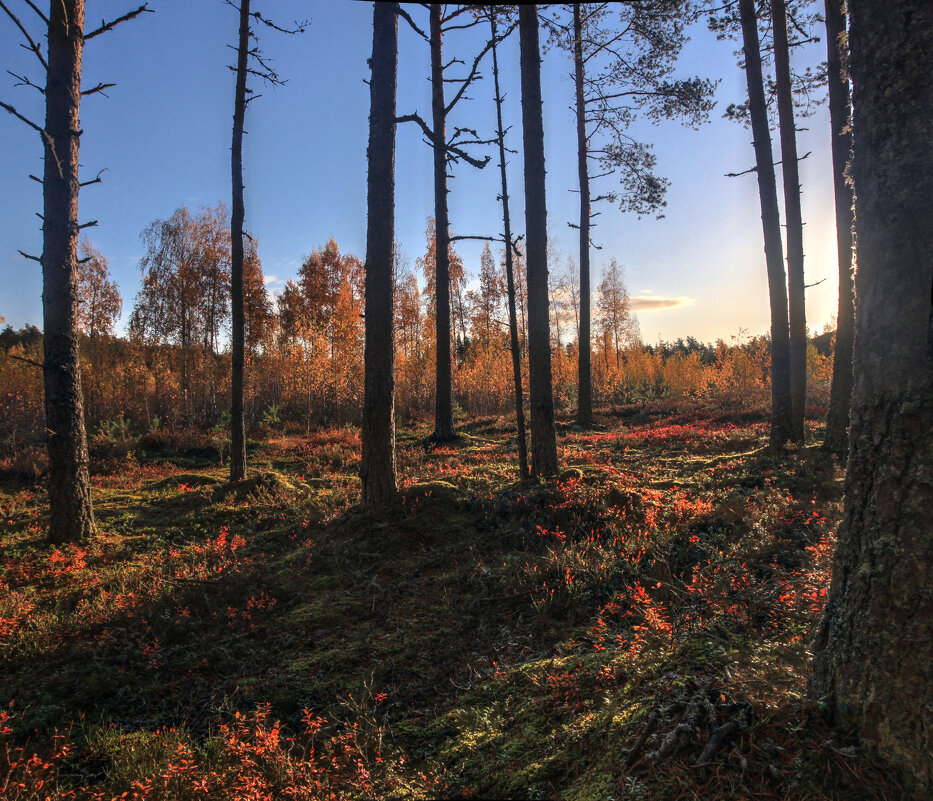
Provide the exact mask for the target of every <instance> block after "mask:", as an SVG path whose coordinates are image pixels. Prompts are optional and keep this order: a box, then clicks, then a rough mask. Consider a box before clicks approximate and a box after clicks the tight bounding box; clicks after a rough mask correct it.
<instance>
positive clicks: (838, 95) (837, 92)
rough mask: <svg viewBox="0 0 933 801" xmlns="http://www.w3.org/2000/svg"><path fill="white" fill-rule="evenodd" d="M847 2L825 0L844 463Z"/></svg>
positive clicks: (850, 323) (851, 300) (836, 408)
mask: <svg viewBox="0 0 933 801" xmlns="http://www.w3.org/2000/svg"><path fill="white" fill-rule="evenodd" d="M842 2H843V0H826V55H827V72H828V73H829V123H830V127H831V128H832V152H833V190H834V195H835V201H836V251H837V258H838V261H839V309H838V312H837V314H836V346H835V349H834V352H833V383H832V389H831V390H830V393H829V414H828V415H827V417H826V437H825V439H824V440H823V447H824V448H825V449H826V450H827V451H829V452H830V453H834V454H836V455H837V456H839V457H840V458H841V459H845V457H846V456H847V455H848V449H849V404H850V403H851V402H852V341H853V339H854V334H855V295H854V293H853V282H852V223H853V219H852V190H851V188H850V187H849V186H847V184H846V175H845V171H846V165H847V164H848V162H849V154H850V153H851V151H852V131H851V129H850V128H849V105H850V103H851V98H850V96H849V78H848V76H847V75H846V74H845V72H844V70H843V67H842V51H841V48H843V47H845V44H844V41H843V39H844V34H845V32H846V17H845V14H843V13H842Z"/></svg>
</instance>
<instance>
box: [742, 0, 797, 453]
mask: <svg viewBox="0 0 933 801" xmlns="http://www.w3.org/2000/svg"><path fill="white" fill-rule="evenodd" d="M739 12H740V14H741V18H742V42H743V49H744V51H745V78H746V81H747V83H748V104H749V114H750V115H751V121H752V135H753V138H754V143H755V167H756V171H757V173H758V196H759V198H760V200H761V225H762V229H763V231H764V239H765V262H766V264H767V268H768V294H769V296H770V300H771V445H772V447H781V446H783V445H784V444H785V443H786V442H787V441H788V440H790V439H792V436H793V428H792V424H791V391H790V339H789V333H788V323H787V284H786V283H785V275H784V255H783V247H782V245H781V216H780V212H779V211H778V202H777V184H776V183H775V180H774V159H773V157H772V155H771V134H770V133H769V130H768V108H767V105H766V103H765V90H764V82H763V80H762V77H761V51H760V49H759V45H758V20H757V19H756V17H755V0H739Z"/></svg>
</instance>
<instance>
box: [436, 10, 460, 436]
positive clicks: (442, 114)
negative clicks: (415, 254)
mask: <svg viewBox="0 0 933 801" xmlns="http://www.w3.org/2000/svg"><path fill="white" fill-rule="evenodd" d="M442 13H443V12H442V6H441V4H440V3H431V114H432V121H433V131H434V139H435V141H434V222H435V231H436V235H435V238H434V242H435V253H434V262H435V265H436V269H437V276H436V279H435V284H434V286H435V291H436V292H437V298H436V303H435V309H436V315H435V335H436V341H437V372H436V379H435V380H436V393H435V400H434V439H435V440H436V441H437V442H447V441H450V440H452V439H454V438H455V437H456V432H455V431H454V406H453V372H452V366H451V356H450V220H449V219H448V215H447V150H446V147H445V145H446V142H447V111H446V109H445V106H444V62H443V61H442V58H443V49H442V46H443V41H442V39H443V31H442V30H441V24H442Z"/></svg>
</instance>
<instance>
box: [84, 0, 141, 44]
mask: <svg viewBox="0 0 933 801" xmlns="http://www.w3.org/2000/svg"><path fill="white" fill-rule="evenodd" d="M148 6H149V4H148V3H143V4H142V5H141V6H140V7H139V8H137V9H136V10H135V11H130V12H128V13H126V14H124V15H123V16H122V17H117V18H116V19H115V20H111V21H110V22H104V21H103V20H101V21H100V27H99V28H97V29H96V30H93V31H91V32H90V33H86V34H84V41H87V40H88V39H93V38H94V37H95V36H100V35H101V34H102V33H107V31H112V30H113V29H114V28H116V27H117V25H119V24H120V23H121V22H126V21H128V20H131V19H133V18H134V17H138V16H139V15H140V14H142V13H144V12H145V13H148V14H152V13H153V11H152V9H151V8H149V7H148Z"/></svg>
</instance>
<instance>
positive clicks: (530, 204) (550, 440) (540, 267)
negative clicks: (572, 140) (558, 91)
mask: <svg viewBox="0 0 933 801" xmlns="http://www.w3.org/2000/svg"><path fill="white" fill-rule="evenodd" d="M518 14H519V17H518V29H519V38H520V47H521V72H522V131H523V134H524V144H525V148H524V150H525V242H526V249H527V271H528V273H527V274H528V383H529V386H528V390H529V400H530V404H531V470H532V473H533V474H534V475H536V476H539V477H544V476H552V475H555V474H556V473H557V435H556V432H555V430H554V394H553V392H552V389H551V332H550V318H549V315H548V283H547V199H546V195H545V189H544V178H545V169H544V123H543V117H542V112H541V53H540V48H539V45H538V7H537V6H536V5H523V6H519V9H518Z"/></svg>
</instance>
